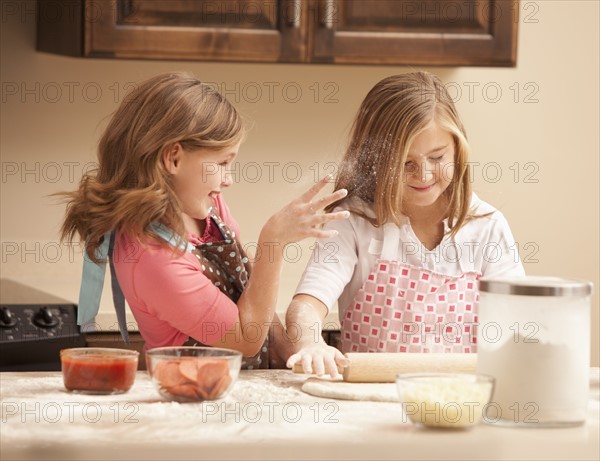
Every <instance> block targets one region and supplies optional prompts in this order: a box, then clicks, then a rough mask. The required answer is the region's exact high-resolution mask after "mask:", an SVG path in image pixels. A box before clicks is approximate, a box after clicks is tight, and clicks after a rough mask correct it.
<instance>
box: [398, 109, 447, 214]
mask: <svg viewBox="0 0 600 461" xmlns="http://www.w3.org/2000/svg"><path fill="white" fill-rule="evenodd" d="M454 154H455V149H454V139H453V137H452V135H451V134H450V132H448V131H446V130H444V129H442V128H440V127H439V126H438V124H437V123H436V122H435V121H433V120H432V121H431V122H430V123H429V124H428V125H427V126H426V127H425V129H424V130H423V131H421V132H420V133H419V134H418V135H417V136H416V137H415V139H414V141H413V143H412V145H411V146H410V149H409V151H408V154H407V157H406V161H405V163H404V178H403V191H402V196H403V202H404V205H405V206H406V208H407V210H414V209H415V207H417V208H418V207H428V206H430V205H433V204H435V203H436V202H437V201H438V199H439V198H440V197H441V196H442V194H443V193H444V192H445V191H446V189H447V188H448V186H449V185H450V183H451V182H452V177H453V176H454V161H455V160H454V157H455V155H454Z"/></svg>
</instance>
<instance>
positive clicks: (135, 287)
mask: <svg viewBox="0 0 600 461" xmlns="http://www.w3.org/2000/svg"><path fill="white" fill-rule="evenodd" d="M215 206H216V207H217V210H218V213H219V216H220V217H221V219H222V220H223V221H224V222H225V223H226V224H227V225H228V226H229V227H230V228H231V229H232V230H233V231H234V232H235V233H236V235H238V236H239V226H238V224H237V222H236V221H235V219H234V218H233V216H232V215H231V212H230V211H229V208H228V207H227V205H226V203H225V201H224V200H223V198H222V196H221V195H219V196H218V197H217V199H216V200H215ZM186 237H187V239H188V241H189V242H190V243H192V244H193V245H198V244H200V243H207V242H213V241H218V240H222V237H221V235H220V233H219V230H218V229H217V227H216V226H215V225H214V223H213V222H212V221H211V220H210V219H209V218H207V226H206V230H205V232H204V235H202V236H201V237H200V236H197V235H193V234H191V233H190V234H188V235H187V236H186ZM113 261H114V265H115V270H116V274H117V278H118V280H119V284H120V285H121V289H122V290H123V294H124V295H125V299H126V300H127V303H128V304H129V307H130V309H131V311H132V313H133V316H134V318H135V320H136V322H137V324H138V327H139V330H140V333H141V335H142V337H143V338H144V341H145V343H146V344H145V348H146V349H151V348H154V347H163V346H180V345H182V344H183V343H184V342H186V341H187V340H188V338H189V337H192V338H194V339H196V340H198V341H200V342H202V343H204V344H206V345H212V344H213V343H215V342H216V341H218V340H219V339H220V338H222V337H223V336H224V335H225V333H226V332H227V331H228V330H229V329H230V328H231V327H232V326H233V325H234V324H235V322H236V321H237V320H238V318H239V314H238V308H237V306H236V304H235V303H234V302H233V301H231V299H229V298H228V297H227V296H226V295H225V294H223V292H222V291H221V290H220V289H219V288H218V287H216V286H215V285H214V284H213V283H212V282H211V281H210V280H209V279H208V278H207V277H206V276H205V275H204V273H203V272H202V268H201V266H200V263H199V261H198V259H197V258H196V256H194V255H193V254H191V253H189V252H185V253H184V254H183V255H181V256H178V255H177V254H176V253H173V251H171V249H170V248H165V247H162V246H161V245H159V244H158V243H156V242H155V241H153V240H147V241H143V242H140V241H139V240H138V239H137V238H136V237H135V236H131V235H127V234H125V233H122V232H118V233H117V237H116V239H115V248H114V253H113Z"/></svg>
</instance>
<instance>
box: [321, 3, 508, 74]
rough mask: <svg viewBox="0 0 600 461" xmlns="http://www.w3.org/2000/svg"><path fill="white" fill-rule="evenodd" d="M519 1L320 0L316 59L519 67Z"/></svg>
mask: <svg viewBox="0 0 600 461" xmlns="http://www.w3.org/2000/svg"><path fill="white" fill-rule="evenodd" d="M517 22H518V1H513V0H500V1H494V0H459V1H449V0H440V1H429V0H423V1H415V0H410V1H405V0H317V21H316V24H314V26H313V27H314V29H313V31H312V33H313V36H314V40H313V41H312V49H311V50H309V53H310V55H311V61H312V62H335V63H354V64H421V65H424V64H427V65H473V66H482V65H487V66H514V65H515V64H516V47H517Z"/></svg>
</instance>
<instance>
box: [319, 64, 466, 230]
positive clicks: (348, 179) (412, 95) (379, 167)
mask: <svg viewBox="0 0 600 461" xmlns="http://www.w3.org/2000/svg"><path fill="white" fill-rule="evenodd" d="M432 120H435V121H436V122H437V123H438V124H439V126H440V127H441V128H443V129H445V130H447V131H449V132H450V134H451V135H452V138H453V140H454V147H455V159H454V162H455V165H454V175H453V177H452V181H451V183H450V185H449V186H448V188H447V189H446V191H445V194H446V196H447V198H448V203H449V206H448V225H449V227H450V228H451V233H452V234H454V233H456V232H457V231H458V229H460V227H461V226H462V225H463V224H464V223H465V220H466V219H467V218H468V214H469V203H470V199H471V181H470V178H469V169H468V157H469V146H468V143H467V137H466V133H465V130H464V127H463V125H462V122H461V121H460V118H459V116H458V112H457V111H456V108H455V106H454V103H453V101H452V99H451V98H450V96H449V94H448V92H447V91H446V88H445V87H444V85H443V83H442V82H441V80H440V79H439V78H438V77H437V76H435V75H433V74H430V73H428V72H413V73H407V74H401V75H393V76H391V77H387V78H385V79H383V80H381V81H380V82H379V83H377V84H376V85H375V86H374V87H373V88H372V89H371V91H369V93H368V94H367V96H366V97H365V99H364V101H363V102H362V104H361V106H360V108H359V110H358V113H357V115H356V117H355V119H354V123H353V126H352V131H351V136H350V142H349V145H348V148H347V149H346V153H345V156H344V158H343V160H342V162H341V164H340V168H339V174H338V176H337V180H336V184H335V189H336V190H337V189H341V188H345V189H347V190H348V195H347V196H346V197H345V198H344V199H342V200H340V201H339V202H336V203H334V204H332V205H330V206H329V207H328V208H327V210H328V211H331V210H333V208H335V207H336V206H338V205H340V204H342V203H343V202H346V201H348V200H349V199H351V198H352V197H357V198H359V199H361V200H362V201H363V202H365V203H367V204H368V205H369V206H371V207H372V209H373V211H374V213H375V217H372V216H368V215H366V214H365V213H364V212H363V210H361V209H353V208H351V209H350V211H352V212H353V213H356V214H358V215H360V216H362V217H364V218H365V219H367V220H369V221H370V222H371V224H373V225H374V226H375V227H379V226H381V225H383V224H385V223H386V222H394V223H396V224H400V220H401V216H402V214H403V211H402V210H403V208H402V203H403V202H402V183H403V178H404V163H405V162H406V157H407V155H408V151H409V149H410V146H411V144H412V142H413V141H414V139H415V137H416V136H417V135H418V134H419V133H420V132H421V131H422V130H423V129H424V128H425V127H426V126H427V125H428V124H429V123H430V122H431V121H432Z"/></svg>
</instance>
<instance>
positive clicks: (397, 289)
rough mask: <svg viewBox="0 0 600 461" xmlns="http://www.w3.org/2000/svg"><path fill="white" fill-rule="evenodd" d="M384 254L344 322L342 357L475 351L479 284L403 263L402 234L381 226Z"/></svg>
mask: <svg viewBox="0 0 600 461" xmlns="http://www.w3.org/2000/svg"><path fill="white" fill-rule="evenodd" d="M383 231H384V239H383V249H382V252H381V255H380V257H379V259H378V260H377V262H376V263H375V266H374V268H373V270H372V271H371V273H370V274H369V276H368V277H367V280H366V281H365V283H364V284H363V286H362V287H361V288H360V290H359V291H358V293H357V294H356V296H355V297H354V300H353V302H352V303H351V304H350V305H349V306H347V308H346V310H345V312H344V316H343V318H342V319H341V323H342V349H343V351H344V352H435V353H447V352H459V353H462V352H466V353H469V352H476V351H477V344H476V342H477V338H476V329H475V328H474V327H475V324H476V323H477V305H478V301H479V294H478V289H477V285H478V283H477V280H478V279H479V277H480V274H478V273H476V272H466V273H463V274H462V275H460V276H449V275H445V274H441V273H438V272H434V271H431V270H427V269H425V268H422V267H417V266H413V265H411V264H406V263H403V262H401V261H400V259H401V258H399V241H400V229H399V228H398V227H397V226H396V225H394V224H385V225H384V227H383Z"/></svg>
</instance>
